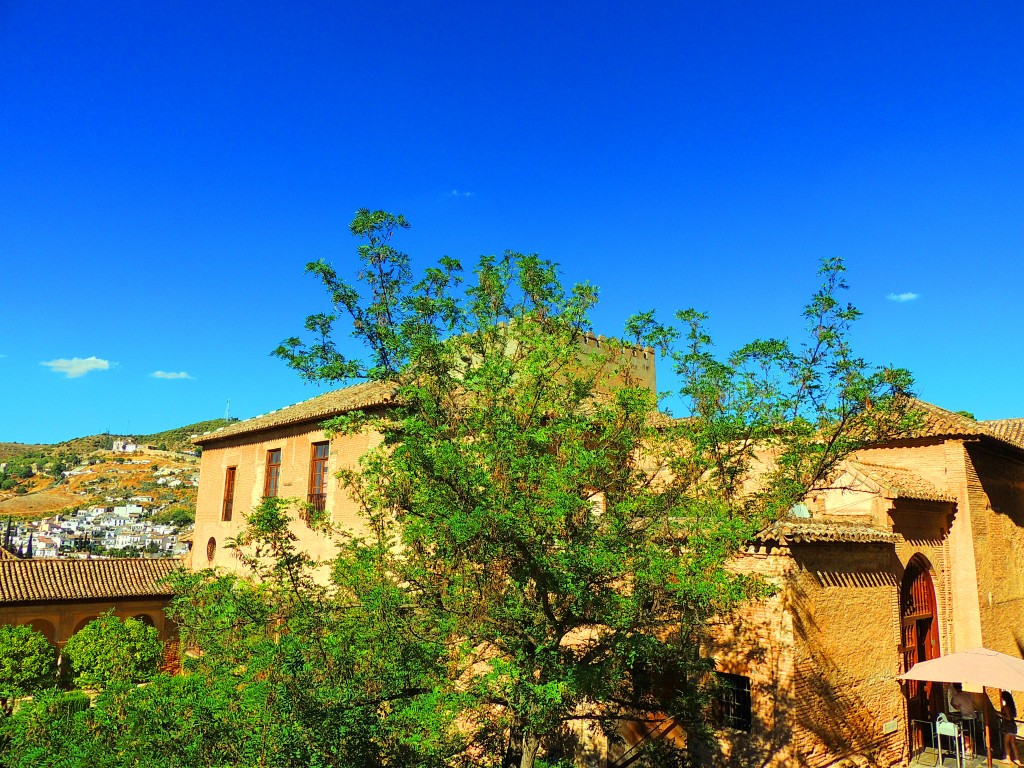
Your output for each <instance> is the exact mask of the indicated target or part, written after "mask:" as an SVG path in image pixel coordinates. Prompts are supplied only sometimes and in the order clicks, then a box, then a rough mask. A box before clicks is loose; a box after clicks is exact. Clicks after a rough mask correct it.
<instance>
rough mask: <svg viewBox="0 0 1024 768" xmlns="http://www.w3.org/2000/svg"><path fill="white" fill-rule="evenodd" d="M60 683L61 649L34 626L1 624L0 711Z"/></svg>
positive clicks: (7, 711)
mask: <svg viewBox="0 0 1024 768" xmlns="http://www.w3.org/2000/svg"><path fill="white" fill-rule="evenodd" d="M56 682H57V649H56V648H54V647H53V646H52V645H51V644H50V642H49V641H48V640H47V639H46V637H44V636H43V634H42V633H40V632H37V631H36V630H34V629H33V628H32V627H30V626H27V625H26V626H14V625H10V624H3V625H0V709H2V710H3V711H4V713H5V714H10V712H11V708H12V706H13V704H14V700H15V699H16V698H18V697H20V696H27V695H29V694H31V693H34V692H35V691H41V690H43V689H45V688H52V687H53V686H54V685H55V684H56Z"/></svg>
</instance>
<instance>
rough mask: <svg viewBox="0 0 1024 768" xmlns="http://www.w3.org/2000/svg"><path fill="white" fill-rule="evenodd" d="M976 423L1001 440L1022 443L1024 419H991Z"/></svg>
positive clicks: (1023, 438) (1023, 439) (1023, 442)
mask: <svg viewBox="0 0 1024 768" xmlns="http://www.w3.org/2000/svg"><path fill="white" fill-rule="evenodd" d="M978 423H979V424H981V425H983V426H984V427H986V428H987V429H988V430H989V431H990V432H992V434H994V435H998V436H999V437H1000V438H1002V439H1003V440H1006V441H1009V442H1013V443H1016V444H1024V419H993V420H992V421H981V422H978Z"/></svg>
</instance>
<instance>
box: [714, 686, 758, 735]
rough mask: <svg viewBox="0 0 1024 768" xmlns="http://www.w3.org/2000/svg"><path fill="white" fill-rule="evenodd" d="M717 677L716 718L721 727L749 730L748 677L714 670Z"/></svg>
mask: <svg viewBox="0 0 1024 768" xmlns="http://www.w3.org/2000/svg"><path fill="white" fill-rule="evenodd" d="M715 676H716V677H717V678H718V720H719V724H720V725H721V726H722V727H723V728H734V729H735V730H737V731H746V732H747V733H749V732H750V725H751V722H752V721H753V712H752V711H751V703H750V678H749V677H744V676H743V675H730V674H726V673H725V672H716V673H715Z"/></svg>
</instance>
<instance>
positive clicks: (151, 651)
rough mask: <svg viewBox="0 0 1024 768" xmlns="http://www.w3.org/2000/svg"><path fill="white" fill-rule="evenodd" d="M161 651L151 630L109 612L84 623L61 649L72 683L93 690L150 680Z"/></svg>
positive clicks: (153, 631)
mask: <svg viewBox="0 0 1024 768" xmlns="http://www.w3.org/2000/svg"><path fill="white" fill-rule="evenodd" d="M163 649H164V647H163V643H162V642H161V641H160V636H159V633H158V632H157V631H156V629H155V628H154V627H151V626H149V625H147V624H144V623H142V622H141V621H139V620H138V619H120V618H118V617H117V616H115V615H114V614H113V612H112V611H111V612H109V613H105V614H103V615H102V616H100V617H99V618H98V619H96V620H95V621H91V622H89V623H88V624H86V625H85V627H83V628H82V629H81V630H79V631H78V632H77V633H75V635H74V636H73V637H72V638H71V639H70V640H68V642H67V645H65V646H64V652H65V653H66V654H67V656H68V658H69V659H70V660H71V664H72V666H73V668H74V671H75V683H76V684H77V685H80V686H82V687H93V688H103V687H105V686H107V685H109V684H110V683H113V682H132V683H141V682H144V681H146V680H149V679H151V678H152V677H153V675H155V674H156V671H157V666H158V665H159V663H160V660H161V658H162V657H163Z"/></svg>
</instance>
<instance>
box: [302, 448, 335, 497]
mask: <svg viewBox="0 0 1024 768" xmlns="http://www.w3.org/2000/svg"><path fill="white" fill-rule="evenodd" d="M320 449H323V450H324V454H323V456H320V455H318V452H319V450H320ZM330 458H331V441H330V440H321V441H319V442H316V443H311V444H310V446H309V488H308V494H307V496H306V500H307V501H308V502H309V503H310V504H312V505H313V509H314V510H316V511H317V512H323V511H324V508H325V507H326V505H327V462H328V461H329V460H330ZM318 470H319V471H318ZM318 481H319V483H318Z"/></svg>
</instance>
